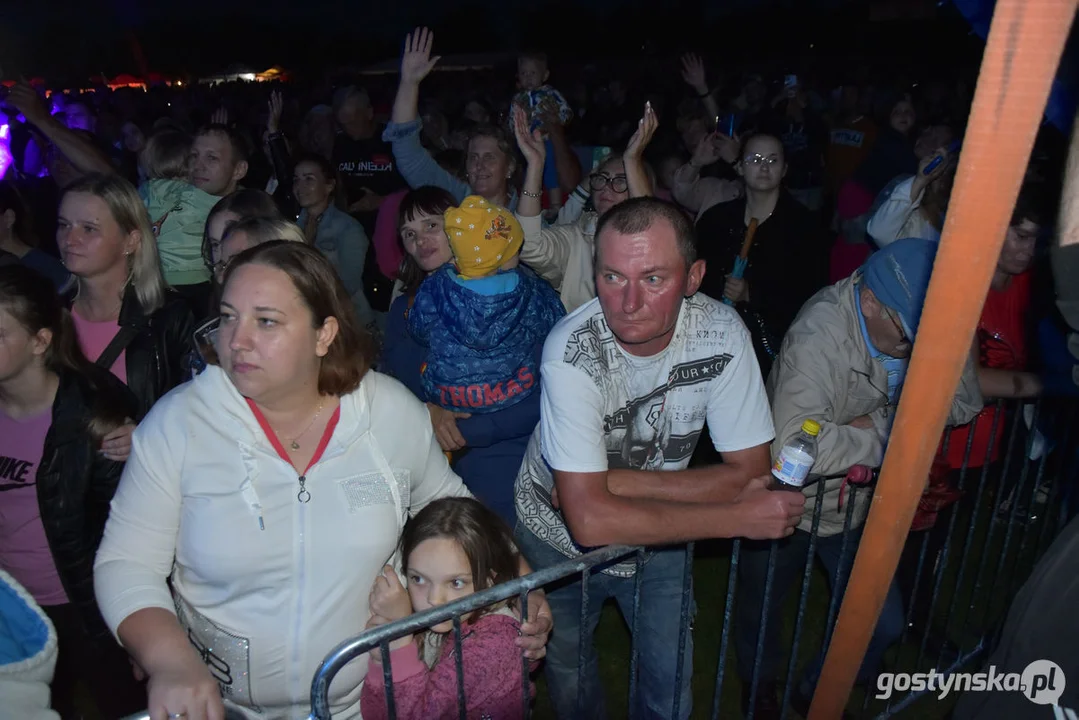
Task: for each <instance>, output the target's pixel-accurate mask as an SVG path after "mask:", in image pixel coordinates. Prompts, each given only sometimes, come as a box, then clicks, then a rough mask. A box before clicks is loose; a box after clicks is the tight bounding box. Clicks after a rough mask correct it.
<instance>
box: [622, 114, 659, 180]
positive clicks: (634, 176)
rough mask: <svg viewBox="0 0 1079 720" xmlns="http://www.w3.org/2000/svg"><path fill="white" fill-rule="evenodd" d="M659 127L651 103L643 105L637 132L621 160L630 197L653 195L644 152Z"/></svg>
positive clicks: (630, 140)
mask: <svg viewBox="0 0 1079 720" xmlns="http://www.w3.org/2000/svg"><path fill="white" fill-rule="evenodd" d="M658 127H659V120H657V119H656V113H655V111H654V110H652V103H650V102H646V103H645V104H644V116H643V117H641V119H640V121H638V123H637V132H635V133H633V137H631V138H630V139H629V145H628V146H626V152H625V154H624V155H623V156H622V160H623V161H624V162H625V165H626V184H627V185H629V196H630V197H648V196H650V195H652V194H653V188H652V183H651V181H650V180H649V179H648V173H647V172H645V169H644V157H643V156H644V150H645V148H646V147H648V143H649V142H651V141H652V136H653V135H655V134H656V129H657V128H658Z"/></svg>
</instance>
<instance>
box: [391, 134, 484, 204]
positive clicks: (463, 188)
mask: <svg viewBox="0 0 1079 720" xmlns="http://www.w3.org/2000/svg"><path fill="white" fill-rule="evenodd" d="M422 127H423V123H422V121H420V120H413V121H412V122H408V123H392V122H391V123H390V124H389V125H387V126H386V130H385V132H383V133H382V139H383V140H384V141H386V142H388V143H390V144H392V145H393V157H394V159H395V160H396V161H397V171H398V172H400V173H401V177H403V178H404V179H405V182H407V183H408V185H409V187H411V188H418V187H423V186H424V185H434V186H435V187H440V188H442V189H443V190H446V191H448V192H449V193H450V194H451V195H453V197H454V198H455V199H456V200H457V202H461V201H462V200H464V199H465V198H466V197H468V196H469V194H470V193H471V192H472V188H470V187H469V186H468V183H465V182H462V181H460V180H458V179H457V178H455V177H454V176H453V175H451V174H450V173H449V172H447V171H446V170H445V169H444V168H443V167H442V166H441V165H439V164H438V163H437V162H435V159H434V158H433V157H431V153H429V152H428V151H427V148H425V147H424V146H423V145H421V144H420V128H422Z"/></svg>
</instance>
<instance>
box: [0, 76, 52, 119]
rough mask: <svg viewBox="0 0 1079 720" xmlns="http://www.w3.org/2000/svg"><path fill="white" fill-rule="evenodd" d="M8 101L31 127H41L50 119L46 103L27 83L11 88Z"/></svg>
mask: <svg viewBox="0 0 1079 720" xmlns="http://www.w3.org/2000/svg"><path fill="white" fill-rule="evenodd" d="M7 101H8V102H9V103H10V104H12V105H14V106H15V108H16V109H17V110H18V111H19V112H21V113H22V114H23V117H25V118H26V122H28V123H30V124H31V125H40V124H41V122H42V121H43V120H46V119H48V117H49V108H48V107H46V106H45V101H44V100H42V99H41V96H40V95H38V94H37V90H34V88H32V87H30V86H29V85H27V84H26V83H21V82H20V83H18V84H17V85H15V86H14V87H13V88H11V91H10V92H9V93H8V96H7Z"/></svg>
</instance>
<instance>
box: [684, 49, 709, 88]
mask: <svg viewBox="0 0 1079 720" xmlns="http://www.w3.org/2000/svg"><path fill="white" fill-rule="evenodd" d="M682 79H683V80H685V81H686V85H689V86H690V87H691V88H693V89H694V90H696V91H697V94H698V95H704V94H705V93H707V92H708V80H707V77H706V75H705V73H704V63H703V62H701V58H700V56H699V55H696V54H694V53H686V54H685V55H683V56H682Z"/></svg>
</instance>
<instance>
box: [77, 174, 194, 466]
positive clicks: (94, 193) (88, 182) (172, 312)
mask: <svg viewBox="0 0 1079 720" xmlns="http://www.w3.org/2000/svg"><path fill="white" fill-rule="evenodd" d="M56 242H57V245H58V246H59V248H60V256H61V258H62V259H63V261H64V265H65V266H66V267H67V269H68V271H69V272H71V273H72V274H73V275H74V276H75V278H76V281H77V282H76V289H75V295H74V298H73V300H72V302H71V314H72V318H73V320H74V321H75V329H76V331H77V333H78V337H79V345H80V346H81V347H82V350H83V353H84V354H85V355H86V356H87V357H89V358H90V359H91V360H94V361H95V362H96V363H97V364H98V365H100V366H102V367H105V368H108V369H110V370H111V371H112V374H113V375H115V376H116V377H118V378H120V380H122V381H124V382H125V383H126V384H127V386H128V387H129V388H131V391H132V392H133V393H134V394H135V398H136V399H137V400H138V408H139V413H140V415H144V414H146V412H148V411H149V409H150V408H151V407H152V406H153V404H154V403H155V402H157V400H158V399H159V398H160V397H161V396H162V395H164V394H165V393H167V392H168V391H169V390H171V389H172V388H174V387H176V386H177V385H179V384H180V383H182V382H184V381H185V380H187V379H188V376H187V375H186V373H185V371H184V368H185V358H186V356H187V354H188V353H189V352H190V351H191V350H192V349H193V347H194V341H193V339H192V333H193V332H194V329H195V328H194V325H195V319H194V316H193V314H192V312H191V308H190V307H189V306H188V304H187V302H186V300H184V298H183V296H181V295H180V294H179V293H178V292H176V291H174V290H172V289H171V288H169V287H168V286H167V285H166V284H165V280H164V278H163V277H162V275H161V267H160V263H159V260H158V256H157V244H156V242H155V241H154V234H153V231H152V230H151V228H150V218H149V216H148V215H147V214H146V207H145V206H144V205H143V204H142V201H141V199H140V198H139V194H138V192H137V191H136V190H135V188H134V186H132V185H131V183H129V182H128V181H127V180H124V179H123V178H121V177H120V176H118V175H88V176H86V177H85V178H83V179H81V180H79V181H78V182H76V183H74V184H73V185H71V186H69V187H68V188H67V189H66V190H65V192H64V196H63V198H62V200H61V201H60V212H59V219H58V223H57V230H56ZM127 435H128V437H130V428H129V430H128V432H127ZM108 440H109V442H108V443H107V444H106V449H107V450H108V451H109V453H110V457H112V458H113V459H115V460H123V459H126V457H127V456H126V454H125V453H123V452H122V451H123V450H124V449H125V448H126V449H130V441H129V440H124V439H123V438H121V440H122V441H123V442H122V445H119V446H116V447H114V442H113V441H114V440H117V438H109V439H108Z"/></svg>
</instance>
